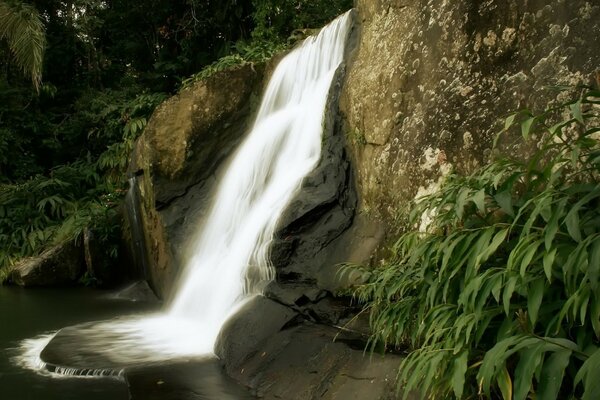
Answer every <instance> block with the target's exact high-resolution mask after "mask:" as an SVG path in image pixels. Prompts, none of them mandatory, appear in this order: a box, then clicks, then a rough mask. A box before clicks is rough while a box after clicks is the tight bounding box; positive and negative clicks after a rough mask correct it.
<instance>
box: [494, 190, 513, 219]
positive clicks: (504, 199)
mask: <svg viewBox="0 0 600 400" xmlns="http://www.w3.org/2000/svg"><path fill="white" fill-rule="evenodd" d="M494 199H495V200H496V203H498V205H499V206H500V208H501V209H502V211H504V212H505V213H507V214H508V215H510V216H514V215H515V212H514V210H513V206H512V196H511V194H510V192H508V191H504V192H500V193H497V194H496V195H495V196H494Z"/></svg>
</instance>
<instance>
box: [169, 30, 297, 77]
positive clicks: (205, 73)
mask: <svg viewBox="0 0 600 400" xmlns="http://www.w3.org/2000/svg"><path fill="white" fill-rule="evenodd" d="M285 48H286V46H285V44H283V43H278V42H273V41H255V42H251V43H246V42H239V43H238V44H237V45H236V51H237V52H236V53H234V54H230V55H228V56H224V57H221V58H220V59H218V60H217V61H215V62H213V63H212V64H210V65H208V66H206V67H204V68H203V69H202V70H201V71H200V72H198V73H196V74H194V75H192V76H191V77H189V78H187V79H184V80H183V81H182V83H181V84H182V87H183V88H186V87H189V86H191V85H192V84H193V83H194V82H198V81H202V80H205V79H207V78H209V77H211V76H212V75H214V74H216V73H218V72H221V71H225V70H231V69H235V68H240V67H242V66H244V65H246V64H255V63H261V62H265V61H267V60H268V59H270V58H271V57H273V56H274V55H275V54H277V53H278V52H281V51H283V50H284V49H285Z"/></svg>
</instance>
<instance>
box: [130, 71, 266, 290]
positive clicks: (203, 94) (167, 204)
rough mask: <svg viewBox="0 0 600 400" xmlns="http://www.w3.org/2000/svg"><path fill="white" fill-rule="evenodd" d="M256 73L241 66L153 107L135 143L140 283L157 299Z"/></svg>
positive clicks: (198, 216)
mask: <svg viewBox="0 0 600 400" xmlns="http://www.w3.org/2000/svg"><path fill="white" fill-rule="evenodd" d="M262 69H263V68H262V67H259V66H254V65H245V66H242V67H240V68H237V69H233V70H230V71H226V72H221V73H217V74H215V75H213V76H212V77H210V78H209V79H207V80H204V81H201V82H197V83H195V84H194V85H192V86H191V87H190V88H187V89H184V90H182V91H181V92H180V93H179V94H178V95H176V96H174V97H172V98H170V99H169V100H167V101H166V102H164V103H163V104H161V105H160V106H159V107H158V109H157V110H156V111H155V112H154V114H153V116H152V118H151V119H150V121H149V123H148V126H147V127H146V129H145V130H144V133H143V134H142V136H141V137H140V138H139V139H138V141H137V143H136V147H135V150H134V154H133V161H132V164H131V166H130V173H131V174H132V175H134V176H137V179H136V182H137V185H139V193H140V198H141V203H142V204H141V207H140V210H141V218H140V219H141V221H142V224H143V232H144V234H145V242H146V247H147V252H148V254H147V264H148V267H147V271H146V274H147V276H146V278H147V279H148V280H149V281H150V283H151V285H152V286H153V289H154V290H155V291H156V292H157V294H158V295H159V296H161V297H166V296H168V295H169V293H170V290H171V288H172V286H173V283H174V281H175V279H176V276H177V273H178V268H179V266H181V265H182V264H184V262H185V258H186V254H185V252H184V249H185V244H186V243H187V241H188V240H190V239H191V238H192V237H193V234H194V231H195V227H196V226H197V224H198V223H199V222H200V221H201V220H202V217H203V215H204V213H205V212H206V211H207V208H208V203H209V201H210V195H211V193H212V192H211V189H212V188H213V186H214V183H215V181H216V176H217V175H218V173H219V167H220V166H221V165H222V163H223V161H224V160H225V159H226V158H227V156H228V155H230V153H231V152H232V151H233V150H234V149H235V147H236V145H237V144H238V143H239V141H240V140H241V138H242V137H243V134H244V133H246V131H247V129H248V127H249V126H250V125H251V123H252V120H251V118H252V117H253V110H254V108H255V106H256V105H257V103H258V99H259V96H260V92H261V90H262V83H263V81H262V75H263V74H262Z"/></svg>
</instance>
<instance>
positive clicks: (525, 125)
mask: <svg viewBox="0 0 600 400" xmlns="http://www.w3.org/2000/svg"><path fill="white" fill-rule="evenodd" d="M536 119H537V118H536V117H530V118H527V119H526V120H525V121H523V122H522V123H521V135H523V139H525V140H527V139H528V138H529V133H530V132H531V128H532V126H533V123H534V122H535V120H536Z"/></svg>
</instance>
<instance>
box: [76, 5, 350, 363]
mask: <svg viewBox="0 0 600 400" xmlns="http://www.w3.org/2000/svg"><path fill="white" fill-rule="evenodd" d="M350 20H351V17H350V14H349V13H346V14H344V15H342V16H340V17H339V18H338V19H336V20H335V21H333V22H332V23H331V24H329V25H328V26H327V27H325V28H324V29H323V30H322V31H321V32H320V33H319V35H318V36H316V37H311V38H308V39H306V40H305V42H304V43H303V44H302V45H301V46H300V47H298V48H296V49H295V50H293V51H292V52H291V53H289V54H288V55H287V56H286V57H285V58H284V59H283V60H282V61H281V62H280V64H279V65H278V66H277V68H276V70H275V72H274V74H273V77H272V78H271V80H270V82H269V85H268V87H267V90H266V93H265V95H264V98H263V101H262V104H261V106H260V109H259V112H258V116H257V118H256V121H255V123H254V126H253V128H252V130H251V131H250V133H249V135H248V136H247V138H246V139H245V140H244V142H243V143H242V145H241V147H240V148H239V149H238V151H237V152H236V154H235V155H234V158H233V160H232V161H231V164H230V165H229V167H228V169H227V171H226V173H225V175H224V177H223V180H222V182H221V183H220V185H219V188H218V190H217V193H216V196H215V199H214V203H213V206H212V210H211V212H210V214H209V217H208V219H207V221H206V223H205V224H204V225H203V227H201V231H200V233H199V235H198V238H199V239H198V241H197V243H195V244H194V246H193V249H192V254H193V256H192V257H191V260H190V261H189V263H188V265H187V266H186V267H185V269H184V273H183V274H182V276H181V278H180V283H179V286H178V287H177V289H176V292H175V293H176V295H175V297H174V299H173V301H172V303H171V304H170V305H169V307H168V308H167V310H166V311H165V312H164V313H162V314H158V315H155V316H152V317H143V318H138V319H131V318H127V319H122V320H116V321H107V322H101V323H98V324H95V325H94V327H93V329H90V330H89V331H86V332H85V335H84V336H85V337H87V338H88V339H93V340H90V341H89V346H90V348H89V349H82V350H91V349H92V347H93V349H94V351H96V352H98V353H101V354H102V356H103V357H106V358H108V359H110V360H112V361H114V362H116V363H132V362H133V363H137V362H147V361H159V360H164V359H168V358H175V357H181V356H190V355H202V354H206V355H212V353H213V347H214V344H215V341H216V339H217V336H218V334H219V331H220V329H221V326H222V325H223V324H224V322H225V321H226V320H227V319H228V318H229V317H230V316H231V315H232V313H234V312H235V310H236V309H237V308H238V307H239V306H240V305H241V304H243V302H244V301H245V300H247V299H248V298H250V297H251V296H253V295H256V294H259V293H260V292H261V290H262V289H263V288H264V286H265V285H266V284H267V283H268V282H269V281H270V280H271V279H273V277H274V271H273V268H272V266H271V265H270V263H269V258H268V255H269V246H270V244H271V241H272V238H273V234H274V231H275V229H276V227H277V222H278V220H279V218H280V216H281V214H282V213H283V211H284V210H285V208H286V206H287V205H288V204H289V203H290V201H291V200H292V198H293V196H294V195H295V194H296V193H297V191H298V190H299V188H300V186H301V183H302V180H303V178H304V177H305V176H306V175H307V174H308V173H309V172H310V171H311V170H312V169H313V168H314V167H315V166H316V164H317V163H318V161H319V158H320V155H321V141H322V123H323V114H324V110H325V106H326V103H327V98H328V93H329V88H330V86H331V82H332V79H333V76H334V74H335V71H336V70H337V68H338V66H339V65H340V63H341V62H342V60H343V56H344V47H345V42H346V38H347V36H348V32H349V29H350V25H351V21H350ZM82 346H85V344H82Z"/></svg>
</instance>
